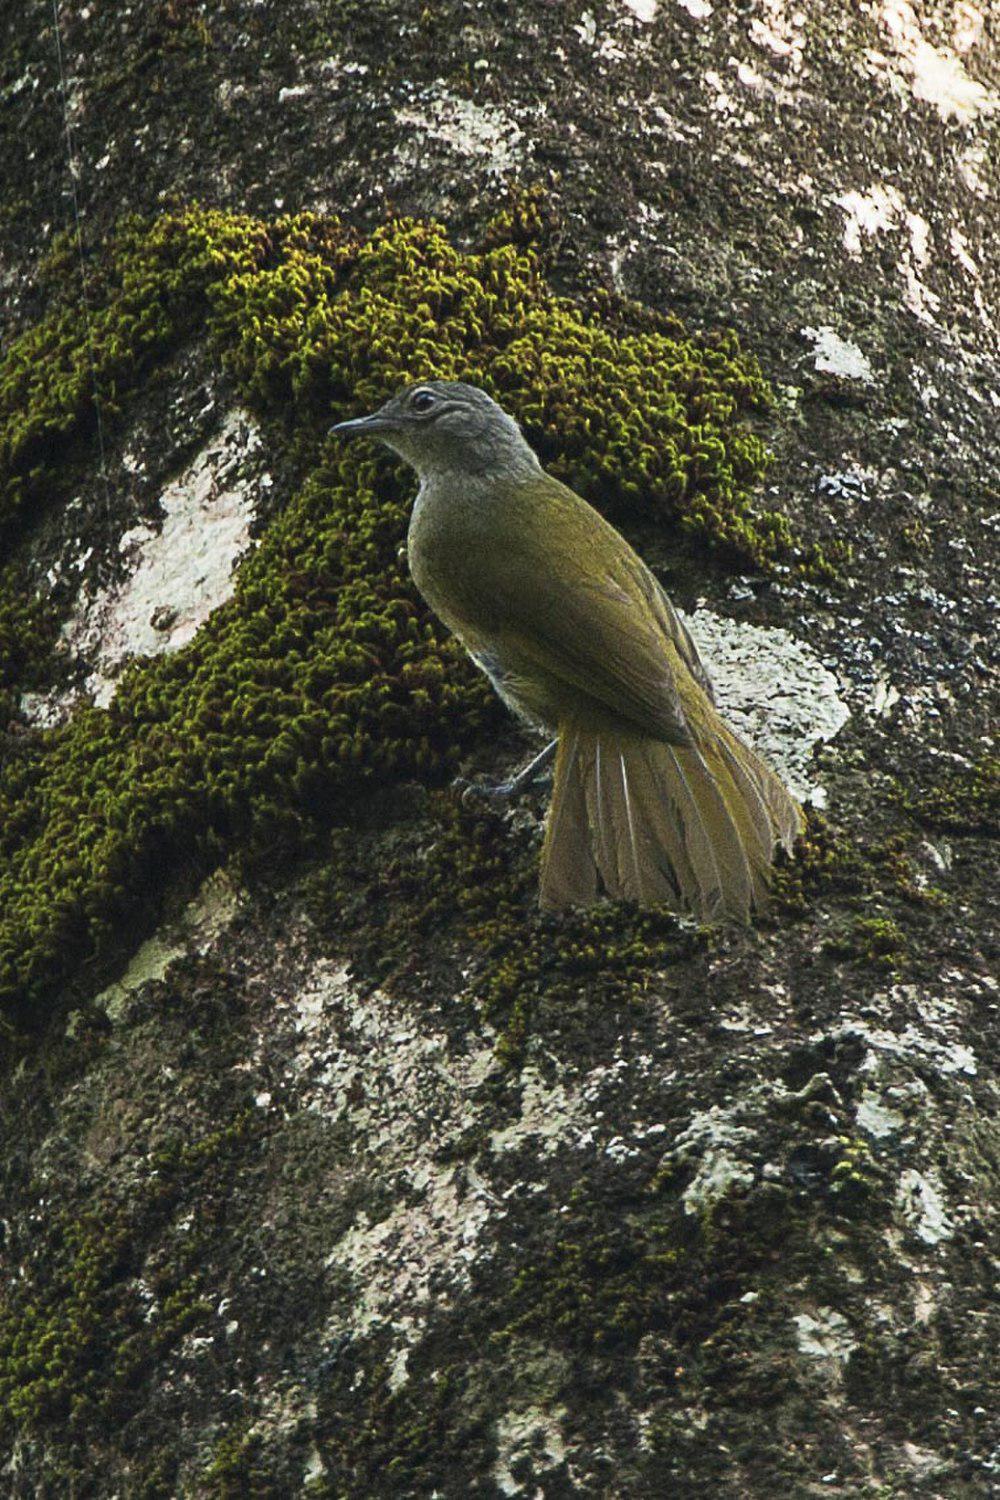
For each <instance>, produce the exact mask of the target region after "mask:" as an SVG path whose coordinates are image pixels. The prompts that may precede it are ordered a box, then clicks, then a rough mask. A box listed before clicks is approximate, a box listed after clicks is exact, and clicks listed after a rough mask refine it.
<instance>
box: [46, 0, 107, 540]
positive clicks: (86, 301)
mask: <svg viewBox="0 0 1000 1500" xmlns="http://www.w3.org/2000/svg"><path fill="white" fill-rule="evenodd" d="M52 23H53V27H54V29H55V34H56V59H57V61H58V65H59V93H60V95H61V97H62V107H63V130H64V133H65V136H66V168H67V171H68V172H69V181H70V195H71V197H72V201H73V225H74V228H75V231H76V253H77V258H78V260H79V263H80V300H81V302H82V304H83V321H84V326H85V328H86V330H87V363H88V365H89V367H90V386H91V390H92V391H93V398H94V416H95V417H96V419H97V448H98V454H99V459H100V469H101V482H102V485H103V487H104V519H105V524H106V525H107V526H108V528H109V529H110V526H111V484H110V481H109V479H108V461H107V449H106V447H105V444H104V419H103V417H102V416H101V399H100V395H99V392H98V389H97V361H96V359H95V358H94V328H93V312H92V309H91V305H90V297H89V294H88V290H87V264H86V259H85V257H84V253H83V230H82V227H81V222H80V198H79V194H78V192H77V186H76V172H75V170H74V165H73V164H74V160H75V152H74V150H73V127H72V125H71V124H70V118H69V96H68V93H67V89H66V70H65V66H64V64H63V46H62V32H61V30H60V26H59V0H52Z"/></svg>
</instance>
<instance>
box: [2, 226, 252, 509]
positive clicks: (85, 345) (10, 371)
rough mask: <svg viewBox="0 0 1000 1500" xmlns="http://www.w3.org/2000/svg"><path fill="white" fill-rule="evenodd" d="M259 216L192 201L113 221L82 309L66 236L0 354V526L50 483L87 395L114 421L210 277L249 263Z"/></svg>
mask: <svg viewBox="0 0 1000 1500" xmlns="http://www.w3.org/2000/svg"><path fill="white" fill-rule="evenodd" d="M266 246H267V230H266V227H265V226H264V225H263V224H260V223H258V222H256V221H254V220H251V219H247V218H244V217H242V216H240V215H237V214H223V213H219V212H213V211H211V210H199V211H198V212H197V213H189V214H167V215H165V216H164V217H163V218H161V219H158V220H157V221H156V222H155V223H153V224H151V225H145V224H140V223H139V222H137V221H136V222H131V223H129V224H126V225H123V226H122V229H121V231H120V233H119V235H118V237H117V239H116V241H115V243H114V246H113V247H112V248H110V249H108V250H106V251H105V252H104V253H103V255H102V256H101V257H100V259H99V260H98V261H97V262H96V263H95V265H94V266H93V267H92V268H91V269H90V270H88V272H87V275H88V278H89V289H88V299H89V301H90V304H91V305H90V310H89V314H88V312H87V310H86V308H85V306H84V304H83V302H82V300H81V297H80V287H79V272H78V270H77V267H76V265H75V263H74V259H73V256H72V254H71V251H70V249H69V248H68V247H67V244H66V241H65V239H61V240H60V241H58V242H57V243H56V245H55V246H54V247H53V249H52V251H51V258H50V260H49V262H48V263H47V264H46V265H44V266H43V268H42V274H43V280H44V281H45V283H46V285H47V286H49V287H55V286H58V287H59V288H60V291H59V292H58V293H57V294H56V297H55V305H54V306H53V307H52V310H51V311H50V312H49V313H48V315H47V316H46V317H44V318H42V319H41V321H40V322H38V323H36V324H35V325H34V326H33V327H31V328H29V329H28V330H27V331H26V332H25V333H23V334H21V336H20V337H19V338H17V339H15V340H14V341H13V342H12V343H11V344H10V346H9V347H8V348H7V349H6V350H5V351H4V354H3V358H2V359H0V534H2V533H3V531H4V530H5V529H6V528H8V527H9V526H10V524H11V522H12V521H13V520H14V519H15V518H16V517H17V516H18V515H19V514H20V512H21V511H23V510H24V509H25V508H28V507H31V506H33V505H36V504H38V503H40V501H41V499H42V497H43V495H44V494H45V493H46V491H47V489H48V488H49V487H50V486H51V482H52V478H53V473H54V471H56V472H57V465H58V461H59V459H60V457H61V456H62V455H63V454H64V453H65V451H66V448H67V445H68V443H69V440H70V439H71V438H72V437H73V436H74V435H76V434H78V433H79V432H80V430H81V429H84V430H89V429H90V427H91V425H92V423H93V421H94V409H95V408H94V394H95V391H96V393H97V396H98V401H99V405H100V408H101V411H102V413H103V415H104V418H105V419H106V420H107V419H108V418H112V417H114V416H115V415H117V413H118V412H119V411H120V409H121V407H122V404H123V402H124V401H125V399H126V398H127V396H128V395H129V393H130V392H131V391H133V390H134V389H135V387H136V385H137V384H138V382H139V381H140V380H141V378H142V377H143V375H144V373H145V372H146V371H147V370H149V369H150V367H151V366H152V365H153V363H154V362H155V361H156V360H157V359H161V358H162V357H163V356H164V354H166V353H167V352H169V350H170V349H171V348H173V347H175V346H176V345H177V344H178V343H179V342H180V340H181V339H182V338H183V337H184V336H185V335H186V334H189V333H191V332H192V331H193V330H194V329H195V328H196V327H197V324H198V320H199V318H200V317H203V316H204V313H205V301H204V295H205V291H206V289H207V288H208V286H210V285H212V284H215V283H217V282H218V281H219V280H220V278H221V277H223V276H226V275H232V274H235V273H236V272H238V271H239V270H241V269H245V268H247V267H249V266H250V265H253V264H258V263H259V262H260V261H261V259H262V258H263V256H264V253H265V250H266Z"/></svg>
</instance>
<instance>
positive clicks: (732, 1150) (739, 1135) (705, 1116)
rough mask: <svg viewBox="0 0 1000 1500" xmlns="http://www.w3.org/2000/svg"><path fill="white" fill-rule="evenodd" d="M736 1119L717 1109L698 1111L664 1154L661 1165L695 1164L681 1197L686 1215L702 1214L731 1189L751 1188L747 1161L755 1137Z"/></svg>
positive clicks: (726, 1111)
mask: <svg viewBox="0 0 1000 1500" xmlns="http://www.w3.org/2000/svg"><path fill="white" fill-rule="evenodd" d="M735 1115H736V1111H735V1110H726V1109H721V1108H720V1107H719V1106H718V1105H713V1106H712V1108H711V1109H706V1110H701V1111H699V1112H698V1113H697V1114H695V1115H692V1117H691V1122H690V1124H689V1125H688V1126H687V1127H686V1128H685V1129H684V1130H682V1131H681V1133H680V1135H678V1136H677V1138H676V1139H675V1140H674V1142H673V1145H672V1146H671V1147H670V1149H669V1151H667V1152H665V1153H664V1157H663V1160H664V1162H670V1163H680V1164H684V1165H690V1164H692V1163H695V1162H696V1163H697V1167H696V1170H695V1174H694V1177H693V1178H692V1179H691V1181H690V1182H689V1183H688V1185H687V1187H686V1188H685V1189H684V1192H683V1194H682V1202H683V1204H684V1208H685V1211H686V1212H687V1213H689V1214H702V1213H704V1212H705V1211H706V1210H707V1209H710V1208H712V1207H713V1206H714V1205H715V1204H716V1203H717V1202H718V1201H719V1199H720V1198H723V1197H725V1195H726V1193H728V1192H729V1191H730V1189H732V1188H734V1187H751V1186H752V1185H753V1181H754V1176H755V1173H754V1169H753V1167H751V1166H750V1164H749V1163H748V1162H747V1160H746V1157H747V1156H748V1154H750V1152H751V1151H752V1150H753V1147H754V1133H753V1131H752V1130H749V1129H748V1128H747V1127H746V1126H745V1125H739V1124H737V1123H736V1118H735Z"/></svg>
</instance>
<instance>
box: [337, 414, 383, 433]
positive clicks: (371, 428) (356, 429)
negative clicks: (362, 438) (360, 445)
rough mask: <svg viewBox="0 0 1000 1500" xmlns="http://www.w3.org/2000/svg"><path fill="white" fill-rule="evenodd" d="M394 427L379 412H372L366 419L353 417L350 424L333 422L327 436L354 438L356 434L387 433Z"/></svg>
mask: <svg viewBox="0 0 1000 1500" xmlns="http://www.w3.org/2000/svg"><path fill="white" fill-rule="evenodd" d="M394 426H395V423H394V422H393V421H392V420H391V418H389V417H385V416H383V415H382V413H381V412H380V411H373V412H372V414H371V416H368V417H353V418H352V419H351V421H350V422H335V423H334V424H333V426H332V427H331V428H330V433H329V435H330V436H331V437H332V436H333V434H334V433H336V434H337V435H338V436H339V437H354V436H355V434H356V433H378V432H388V431H389V430H390V428H392V427H394Z"/></svg>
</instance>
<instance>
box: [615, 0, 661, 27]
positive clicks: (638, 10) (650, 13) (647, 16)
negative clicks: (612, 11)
mask: <svg viewBox="0 0 1000 1500" xmlns="http://www.w3.org/2000/svg"><path fill="white" fill-rule="evenodd" d="M623 4H624V5H625V7H626V8H627V9H628V10H630V11H631V12H632V14H633V15H634V16H635V17H636V19H637V20H639V21H643V22H645V23H646V24H647V25H648V24H649V22H650V21H655V19H656V12H657V11H658V10H659V8H660V0H623Z"/></svg>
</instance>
